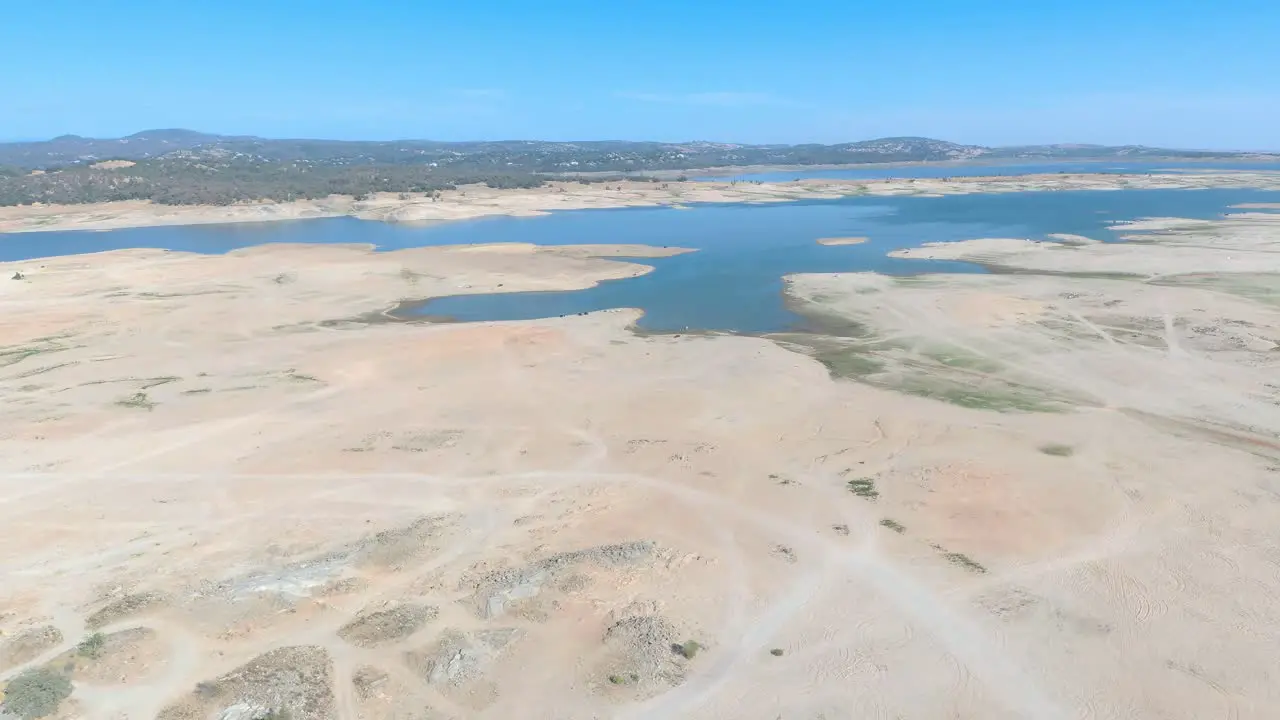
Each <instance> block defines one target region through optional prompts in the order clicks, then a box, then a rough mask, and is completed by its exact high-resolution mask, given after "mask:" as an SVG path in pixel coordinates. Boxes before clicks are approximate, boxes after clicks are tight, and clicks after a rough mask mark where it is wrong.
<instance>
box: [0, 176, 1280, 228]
mask: <svg viewBox="0 0 1280 720" xmlns="http://www.w3.org/2000/svg"><path fill="white" fill-rule="evenodd" d="M1218 187H1234V188H1258V189H1264V190H1280V172H1270V171H1251V172H1234V171H1231V172H1216V173H1208V172H1206V173H1179V174H1170V175H1145V174H1142V175H1124V174H1100V173H1071V174H1067V173H1063V174H1057V173H1055V174H1029V175H1008V176H986V177H983V176H978V177H961V178H947V179H942V178H896V179H895V178H886V179H867V180H861V179H859V180H852V179H809V180H801V181H793V182H785V183H764V182H762V183H754V182H752V183H735V182H732V181H731V180H721V181H711V180H703V181H685V182H636V181H624V182H619V183H616V184H609V183H604V184H601V185H589V186H584V185H581V184H580V183H564V182H554V183H548V184H547V185H546V186H544V187H541V188H531V189H494V188H489V187H485V186H477V185H469V186H461V187H459V188H457V189H456V190H451V191H446V192H445V193H443V195H442V196H440V198H439V199H438V200H432V199H430V198H429V197H428V196H426V195H423V194H417V195H407V194H401V193H379V194H377V195H375V196H373V197H372V198H369V199H366V200H359V201H357V200H355V199H354V198H352V197H349V196H330V197H327V198H322V199H318V200H300V201H294V202H288V203H246V204H239V205H227V206H211V205H160V204H156V203H152V202H150V201H144V200H126V201H118V202H110V203H91V204H84V205H24V206H11V207H2V208H0V234H8V233H27V232H60V231H78V230H94V231H97V230H118V229H124V228H141V227H171V226H183V225H214V224H238V223H261V222H278V221H282V220H311V219H319V218H330V217H355V218H358V219H361V220H376V221H381V222H389V223H403V224H407V225H419V226H421V225H425V224H434V223H439V222H450V221H455V220H472V219H477V218H482V217H491V216H509V217H531V216H538V215H545V214H548V213H551V212H555V211H557V210H586V209H609V208H623V207H680V206H688V205H692V204H695V203H765V202H795V201H798V200H819V199H827V200H833V199H839V198H842V197H847V196H867V195H870V196H886V197H893V196H904V195H906V196H926V197H931V196H942V195H956V194H970V193H1007V192H1036V191H1067V190H1118V189H1206V188H1218Z"/></svg>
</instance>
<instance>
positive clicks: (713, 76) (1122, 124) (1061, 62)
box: [0, 0, 1280, 149]
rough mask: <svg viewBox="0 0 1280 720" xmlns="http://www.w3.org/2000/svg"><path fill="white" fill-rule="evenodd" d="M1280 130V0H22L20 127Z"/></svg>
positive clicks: (1015, 137) (709, 132) (1011, 133)
mask: <svg viewBox="0 0 1280 720" xmlns="http://www.w3.org/2000/svg"><path fill="white" fill-rule="evenodd" d="M157 127H184V128H191V129H197V130H204V131H208V132H219V133H236V134H256V135H263V136H268V137H331V138H352V139H357V138H359V139H363V138H370V139H374V138H378V139H384V138H404V137H413V138H434V139H442V140H462V139H498V138H508V139H509V138H537V139H562V140H572V139H653V140H689V139H708V140H726V141H738V142H786V143H794V142H842V141H848V140H860V139H866V138H871V137H878V136H886V135H926V136H932V137H938V138H942V139H947V140H954V141H957V142H971V143H981V144H1018V143H1038V142H1095V143H1108V144H1120V143H1141V144H1148V145H1162V146H1176V147H1205V148H1223V149H1280V0H1212V1H1211V0H1072V1H1070V2H1059V1H1058V0H1001V1H999V2H997V1H995V0H946V1H944V0H914V1H908V0H893V1H892V2H889V1H885V2H868V1H866V0H839V1H834V2H828V1H827V0H807V1H799V0H793V1H792V2H778V1H777V0H737V1H736V2H729V1H724V0H680V1H679V2H677V1H675V0H613V1H612V2H610V1H608V0H590V1H587V0H583V1H581V2H570V1H568V0H545V1H542V2H537V1H535V0H508V1H506V2H497V1H494V0H487V1H486V0H450V1H448V2H436V1H433V0H416V1H411V0H361V1H359V2H356V1H353V0H344V1H342V2H337V1H336V0H306V1H303V0H293V1H292V2H286V1H284V0H252V1H250V0H216V1H215V0H211V1H209V2H191V1H188V2H181V1H179V0H111V1H106V0H102V1H97V0H4V2H3V3H0V138H3V139H35V138H47V137H51V136H54V135H58V134H62V133H75V134H80V135H90V136H100V137H111V136H118V135H123V134H129V133H132V132H135V131H138V130H142V129H146V128H157Z"/></svg>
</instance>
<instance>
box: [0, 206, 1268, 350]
mask: <svg viewBox="0 0 1280 720" xmlns="http://www.w3.org/2000/svg"><path fill="white" fill-rule="evenodd" d="M1244 202H1280V192H1276V191H1261V190H1240V189H1222V190H1122V191H1085V192H1029V193H1010V194H989V195H952V196H946V197H937V198H924V197H903V198H875V197H850V198H845V199H842V200H815V201H806V202H797V203H777V204H762V205H744V204H722V205H693V206H691V209H688V210H677V209H672V208H623V209H614V210H580V211H570V212H560V213H554V214H552V215H548V216H543V217H536V218H510V217H495V218H486V219H480V220H473V221H466V222H457V223H445V224H440V225H434V226H428V227H408V226H401V225H390V224H384V223H379V222H366V221H362V220H356V219H353V218H328V219H320V220H303V221H294V222H278V223H263V224H253V225H245V224H230V225H204V226H183V227H161V228H139V229H129V230H114V231H109V232H51V233H26V234H16V235H9V236H6V237H2V238H0V260H6V261H11V260H27V259H34V258H40V257H48V256H54V255H68V254H76V253H86V252H99V251H103V250H112V249H120V248H135V247H146V248H165V249H170V250H180V251H188V252H199V253H211V254H216V253H224V252H227V251H230V250H234V249H236V248H243V247H249V246H254V245H262V244H266V243H371V244H373V245H375V246H376V247H377V248H378V249H379V250H396V249H401V248H408V247H422V246H430V245H454V244H469V243H492V242H530V243H537V244H540V245H578V244H588V243H637V244H645V245H659V246H662V245H667V246H678V247H688V248H696V249H697V250H698V252H695V253H689V254H686V255H678V256H675V257H669V258H656V259H645V260H643V261H642V262H644V263H646V264H651V265H653V266H654V267H655V270H654V271H653V272H651V273H649V274H647V275H643V276H641V277H637V278H631V279H626V280H613V281H607V282H604V283H601V284H599V285H597V286H596V287H594V288H590V289H587V290H576V291H568V292H528V293H498V294H489V295H461V296H452V297H444V298H438V299H434V300H430V301H427V302H424V303H422V304H419V305H417V306H414V307H410V308H405V309H404V310H403V312H405V313H408V314H418V315H425V316H433V317H448V318H451V319H455V320H459V321H479V320H520V319H531V318H539V317H551V316H557V315H568V314H573V313H580V312H588V311H593V310H602V309H607V308H619V307H635V308H640V309H642V310H644V313H645V315H644V317H643V318H642V319H641V321H640V325H641V327H643V328H646V329H649V330H655V331H664V330H665V331H675V330H685V329H700V330H723V331H731V332H743V333H758V332H771V331H779V330H784V329H787V328H792V327H797V326H801V325H802V324H803V320H802V319H801V318H799V317H797V316H796V315H794V314H793V313H791V312H790V311H789V310H788V309H787V308H786V306H785V304H784V302H783V295H782V276H783V275H787V274H790V273H807V272H853V271H864V270H873V271H877V272H882V273H887V274H917V273H927V272H982V269H981V268H980V267H978V266H975V265H971V264H967V263H958V262H937V261H921V260H897V259H893V258H889V257H886V256H885V254H886V253H887V252H889V251H890V250H894V249H898V248H904V247H914V246H917V245H919V244H921V243H925V242H932V241H946V240H964V239H970V238H978V237H1024V238H1044V237H1045V236H1047V235H1049V234H1050V233H1072V234H1077V235H1085V236H1088V237H1093V238H1096V239H1099V240H1103V241H1113V240H1115V234H1114V233H1113V232H1112V231H1111V230H1109V229H1108V228H1109V226H1110V225H1111V224H1113V223H1115V222H1117V221H1122V220H1132V219H1137V218H1141V217H1150V216H1178V217H1190V218H1212V217H1217V216H1219V215H1221V214H1222V213H1223V212H1224V211H1226V210H1227V208H1229V206H1231V205H1234V204H1237V203H1244ZM840 236H867V237H869V238H870V241H869V242H867V243H864V244H862V245H852V246H841V247H829V246H823V245H818V244H817V243H816V242H815V240H817V239H818V238H821V237H840Z"/></svg>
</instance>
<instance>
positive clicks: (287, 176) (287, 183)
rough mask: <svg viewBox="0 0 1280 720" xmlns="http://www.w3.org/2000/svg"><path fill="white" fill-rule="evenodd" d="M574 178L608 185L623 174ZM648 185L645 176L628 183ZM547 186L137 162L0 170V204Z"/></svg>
mask: <svg viewBox="0 0 1280 720" xmlns="http://www.w3.org/2000/svg"><path fill="white" fill-rule="evenodd" d="M559 179H570V180H572V179H577V180H579V181H581V182H584V183H590V182H613V181H617V180H620V179H622V177H621V176H611V177H596V178H559ZM631 179H633V180H634V179H646V178H631ZM546 181H547V178H546V177H544V176H540V175H537V174H535V173H532V172H524V171H512V172H494V171H493V170H491V169H488V168H476V169H465V168H463V169H450V170H448V171H443V172H442V171H440V170H439V169H437V168H431V167H427V166H421V165H419V166H413V165H377V166H345V165H319V164H310V163H279V162H224V163H219V164H211V163H208V162H199V161H190V160H172V159H159V160H153V161H142V162H139V163H137V164H136V165H134V166H132V167H128V168H117V169H112V170H105V169H94V168H91V167H84V166H78V167H67V168H61V169H52V170H49V171H45V172H42V173H41V172H37V173H30V172H27V171H21V170H17V169H14V168H0V206H14V205H30V204H33V203H46V204H66V205H70V204H80V203H97V202H113V201H119V200H150V201H152V202H157V203H162V204H166V205H230V204H233V203H239V202H251V201H275V202H288V201H293V200H314V199H318V198H323V197H328V196H330V195H350V196H353V197H357V198H364V197H368V196H369V195H371V194H373V193H379V192H393V193H434V192H439V191H443V190H452V189H455V188H457V186H459V185H469V184H474V183H483V184H485V185H487V186H489V187H492V188H536V187H541V186H543V185H544V184H545V183H546Z"/></svg>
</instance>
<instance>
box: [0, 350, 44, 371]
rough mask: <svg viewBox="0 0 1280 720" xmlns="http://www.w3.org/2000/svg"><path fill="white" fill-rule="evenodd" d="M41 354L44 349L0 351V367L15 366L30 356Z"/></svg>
mask: <svg viewBox="0 0 1280 720" xmlns="http://www.w3.org/2000/svg"><path fill="white" fill-rule="evenodd" d="M42 352H45V349H44V348H14V349H12V350H0V367H8V366H9V365H16V364H18V363H20V362H22V361H23V360H26V359H27V358H29V357H31V356H32V355H39V354H40V353H42Z"/></svg>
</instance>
